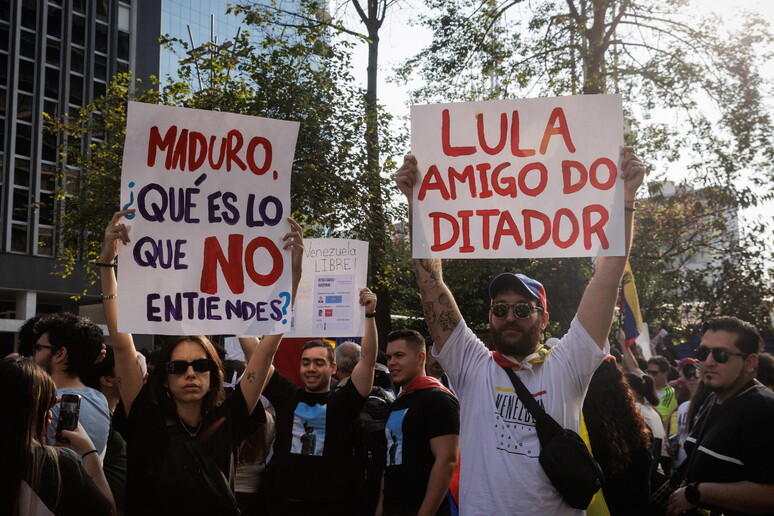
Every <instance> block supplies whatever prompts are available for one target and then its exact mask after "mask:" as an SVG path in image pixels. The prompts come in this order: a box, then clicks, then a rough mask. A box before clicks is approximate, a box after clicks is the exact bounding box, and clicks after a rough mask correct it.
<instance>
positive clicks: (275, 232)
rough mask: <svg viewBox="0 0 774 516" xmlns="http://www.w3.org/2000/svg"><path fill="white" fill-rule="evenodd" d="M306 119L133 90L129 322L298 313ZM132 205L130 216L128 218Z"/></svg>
mask: <svg viewBox="0 0 774 516" xmlns="http://www.w3.org/2000/svg"><path fill="white" fill-rule="evenodd" d="M298 127H299V124H298V123H297V122H286V121H280V120H270V119H266V118H258V117H250V116H244V115H235V114H231V113H219V112H212V111H201V110H196V109H184V108H176V107H168V106H158V105H151V104H141V103H135V102H130V103H129V109H128V116H127V129H126V144H125V146H124V160H123V168H122V174H121V203H122V204H121V206H122V209H128V208H134V209H135V210H136V211H135V213H133V214H132V215H130V216H128V217H127V220H125V223H126V224H127V225H129V226H131V232H130V238H131V242H130V243H129V245H127V246H125V247H124V246H122V248H121V250H120V258H119V259H120V264H121V265H120V274H119V278H118V279H119V292H120V295H119V298H118V301H119V304H118V309H119V314H118V315H119V328H120V330H121V331H127V332H129V331H131V332H142V333H156V334H163V335H175V334H176V335H191V334H223V333H226V334H236V335H261V334H264V333H278V332H281V331H283V330H284V329H286V328H288V327H289V324H290V319H291V317H290V291H291V270H290V251H284V250H283V249H282V247H283V244H282V237H283V236H284V235H285V233H287V232H288V231H289V224H288V222H287V217H288V216H289V213H290V173H291V167H292V162H293V153H294V150H295V143H296V137H297V135H298ZM130 217H131V218H130Z"/></svg>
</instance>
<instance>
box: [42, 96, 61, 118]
mask: <svg viewBox="0 0 774 516" xmlns="http://www.w3.org/2000/svg"><path fill="white" fill-rule="evenodd" d="M43 112H44V113H48V116H50V117H53V118H56V117H58V116H59V104H58V103H57V102H56V101H53V100H44V101H43Z"/></svg>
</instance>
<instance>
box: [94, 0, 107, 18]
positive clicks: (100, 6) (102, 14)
mask: <svg viewBox="0 0 774 516" xmlns="http://www.w3.org/2000/svg"><path fill="white" fill-rule="evenodd" d="M97 19H98V20H102V21H104V22H106V21H108V0H97Z"/></svg>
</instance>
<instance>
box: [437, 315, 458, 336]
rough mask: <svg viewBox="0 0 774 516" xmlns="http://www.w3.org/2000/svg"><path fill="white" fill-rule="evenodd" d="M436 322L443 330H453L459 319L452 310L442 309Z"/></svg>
mask: <svg viewBox="0 0 774 516" xmlns="http://www.w3.org/2000/svg"><path fill="white" fill-rule="evenodd" d="M438 324H439V325H440V326H441V329H442V330H443V331H454V328H456V327H457V324H459V321H458V320H457V316H456V314H455V313H454V311H453V310H444V311H443V312H441V313H440V315H439V316H438Z"/></svg>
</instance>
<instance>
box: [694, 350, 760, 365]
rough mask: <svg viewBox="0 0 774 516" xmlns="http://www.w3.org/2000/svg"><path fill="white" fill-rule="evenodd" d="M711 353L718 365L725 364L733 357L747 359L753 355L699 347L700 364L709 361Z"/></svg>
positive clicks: (697, 353) (697, 351) (697, 354)
mask: <svg viewBox="0 0 774 516" xmlns="http://www.w3.org/2000/svg"><path fill="white" fill-rule="evenodd" d="M710 353H712V358H714V359H715V362H717V363H718V364H725V363H726V362H728V359H729V358H730V357H732V356H733V357H742V358H747V356H748V355H751V353H734V352H733V351H729V350H727V349H726V348H710V347H708V346H699V348H698V349H697V350H696V358H697V359H698V360H699V362H704V361H706V360H707V358H709V356H710Z"/></svg>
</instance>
